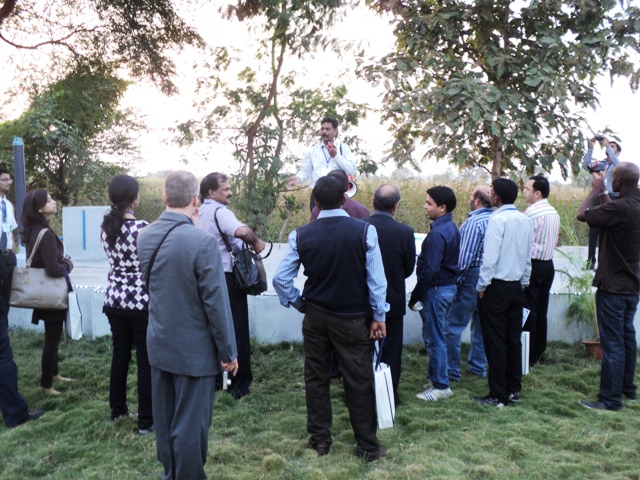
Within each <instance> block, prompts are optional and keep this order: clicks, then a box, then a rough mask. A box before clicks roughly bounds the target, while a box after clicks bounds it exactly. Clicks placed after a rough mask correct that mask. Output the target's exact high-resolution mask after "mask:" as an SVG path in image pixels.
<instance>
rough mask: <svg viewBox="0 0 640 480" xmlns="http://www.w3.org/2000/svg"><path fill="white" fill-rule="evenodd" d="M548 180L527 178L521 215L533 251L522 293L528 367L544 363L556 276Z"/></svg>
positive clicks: (555, 219)
mask: <svg viewBox="0 0 640 480" xmlns="http://www.w3.org/2000/svg"><path fill="white" fill-rule="evenodd" d="M549 190H550V189H549V180H547V179H546V178H545V177H543V176H542V175H536V176H533V177H529V180H528V181H527V183H526V185H525V187H524V199H525V200H526V202H527V203H528V204H529V208H527V209H526V210H525V211H524V214H525V215H526V216H527V217H529V218H530V219H531V220H532V221H533V227H534V235H533V250H531V279H530V282H529V286H528V287H527V288H525V289H524V297H525V302H524V303H525V306H526V307H527V308H528V309H529V318H527V323H525V324H524V327H523V330H525V331H527V332H530V342H531V343H530V346H531V348H530V354H529V365H530V366H533V365H535V364H536V363H538V362H542V361H543V355H544V352H545V350H546V349H547V311H548V309H549V292H550V291H551V284H552V283H553V277H554V276H555V273H556V272H555V268H554V266H553V251H554V250H555V248H556V245H557V244H558V236H559V234H560V215H558V212H557V211H556V209H555V208H553V206H551V204H550V203H549V201H548V200H547V198H548V197H549Z"/></svg>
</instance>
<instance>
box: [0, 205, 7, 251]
mask: <svg viewBox="0 0 640 480" xmlns="http://www.w3.org/2000/svg"><path fill="white" fill-rule="evenodd" d="M0 209H2V236H0V250H6V249H7V232H5V229H4V227H5V225H6V224H7V204H6V203H5V201H4V198H3V199H2V201H1V202H0Z"/></svg>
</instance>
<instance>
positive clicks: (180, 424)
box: [151, 367, 215, 480]
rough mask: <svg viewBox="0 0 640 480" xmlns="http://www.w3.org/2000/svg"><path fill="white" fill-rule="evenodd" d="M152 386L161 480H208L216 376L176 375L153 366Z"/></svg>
mask: <svg viewBox="0 0 640 480" xmlns="http://www.w3.org/2000/svg"><path fill="white" fill-rule="evenodd" d="M151 385H152V390H153V420H154V421H153V425H154V428H155V431H156V450H157V453H158V460H160V463H162V466H163V467H164V473H163V474H162V479H163V480H182V479H185V480H186V479H189V480H191V479H192V480H201V479H206V478H207V476H206V474H205V472H204V464H205V462H206V461H207V447H208V445H207V443H208V441H209V428H210V427H211V415H212V413H213V397H214V394H215V377H213V376H211V377H189V376H186V375H176V374H173V373H169V372H165V371H163V370H159V369H157V368H154V367H151Z"/></svg>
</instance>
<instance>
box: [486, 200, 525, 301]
mask: <svg viewBox="0 0 640 480" xmlns="http://www.w3.org/2000/svg"><path fill="white" fill-rule="evenodd" d="M532 247H533V222H532V221H531V219H530V218H529V217H527V216H526V215H524V214H523V213H520V212H519V211H518V210H516V207H515V206H514V205H512V204H510V205H503V206H502V207H500V208H499V209H498V210H496V211H495V212H494V213H493V215H491V217H489V224H488V225H487V233H486V234H485V237H484V257H483V259H482V266H481V267H480V278H479V279H478V285H477V287H476V290H477V291H478V292H484V291H485V289H486V288H487V286H488V285H489V284H490V283H491V280H493V279H496V280H504V281H506V282H516V281H519V282H520V283H521V284H522V286H523V287H526V286H528V285H529V278H530V277H531V248H532Z"/></svg>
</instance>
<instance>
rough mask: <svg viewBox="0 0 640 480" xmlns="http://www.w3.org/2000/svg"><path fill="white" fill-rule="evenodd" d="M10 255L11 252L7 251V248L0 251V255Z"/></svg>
mask: <svg viewBox="0 0 640 480" xmlns="http://www.w3.org/2000/svg"><path fill="white" fill-rule="evenodd" d="M10 253H13V250H9V249H8V248H5V249H4V250H0V255H9V254H10Z"/></svg>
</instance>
